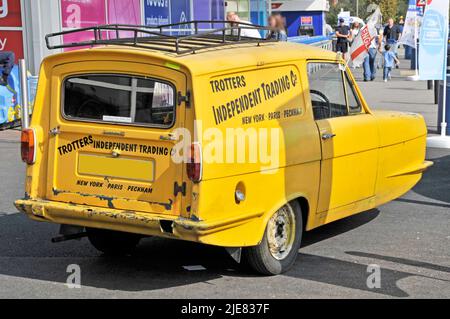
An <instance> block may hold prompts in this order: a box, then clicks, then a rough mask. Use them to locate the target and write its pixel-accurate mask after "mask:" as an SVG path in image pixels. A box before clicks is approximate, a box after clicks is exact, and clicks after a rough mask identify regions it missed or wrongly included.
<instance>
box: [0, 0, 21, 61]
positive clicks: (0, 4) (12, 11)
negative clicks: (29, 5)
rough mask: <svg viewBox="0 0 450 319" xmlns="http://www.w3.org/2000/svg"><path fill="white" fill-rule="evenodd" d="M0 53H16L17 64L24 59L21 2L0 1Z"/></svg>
mask: <svg viewBox="0 0 450 319" xmlns="http://www.w3.org/2000/svg"><path fill="white" fill-rule="evenodd" d="M4 28H17V30H11V29H10V30H4ZM0 51H12V52H14V54H15V55H16V62H17V59H23V57H24V54H23V52H24V50H23V33H22V11H21V6H20V0H0Z"/></svg>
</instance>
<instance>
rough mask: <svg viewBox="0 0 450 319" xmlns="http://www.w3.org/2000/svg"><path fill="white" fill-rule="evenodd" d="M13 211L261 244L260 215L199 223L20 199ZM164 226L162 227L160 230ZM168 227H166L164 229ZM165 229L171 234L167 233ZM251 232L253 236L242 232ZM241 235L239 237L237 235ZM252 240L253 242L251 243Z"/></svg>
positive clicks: (229, 243) (215, 241) (231, 243)
mask: <svg viewBox="0 0 450 319" xmlns="http://www.w3.org/2000/svg"><path fill="white" fill-rule="evenodd" d="M15 206H16V208H17V209H18V210H19V211H20V212H23V213H25V214H27V215H28V216H29V217H30V218H31V219H33V220H35V221H41V222H50V223H55V224H61V225H76V226H83V227H93V228H100V229H109V230H115V231H122V232H128V233H136V234H141V235H148V236H159V237H166V238H172V239H180V240H187V241H193V242H200V243H204V244H210V245H215V246H223V247H245V246H254V245H256V244H258V242H259V241H260V240H261V238H259V237H260V236H259V234H257V233H258V229H259V228H260V224H262V223H263V220H262V218H261V217H262V216H263V213H260V214H252V215H248V216H240V217H239V218H234V219H223V220H216V221H210V222H206V221H201V220H193V219H186V218H181V217H179V216H170V215H158V214H152V213H140V212H131V211H123V210H117V209H108V208H100V207H92V206H84V205H75V204H67V203H60V202H51V201H45V200H33V199H24V200H18V201H16V202H15ZM161 223H164V224H165V226H166V227H162V224H161ZM167 225H169V226H170V227H167ZM168 228H169V229H171V231H168ZM249 229H254V231H253V233H254V236H242V232H247V234H248V230H249ZM239 233H241V236H237V234H239ZM251 237H254V239H251Z"/></svg>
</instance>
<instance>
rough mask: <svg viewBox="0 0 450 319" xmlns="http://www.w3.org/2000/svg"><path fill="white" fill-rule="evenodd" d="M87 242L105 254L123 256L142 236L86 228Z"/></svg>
mask: <svg viewBox="0 0 450 319" xmlns="http://www.w3.org/2000/svg"><path fill="white" fill-rule="evenodd" d="M86 232H87V236H88V239H89V242H90V243H91V244H92V246H94V247H95V248H96V249H97V250H99V251H101V252H102V253H104V254H105V255H111V256H123V255H127V254H129V253H131V252H132V251H133V250H134V249H135V248H136V246H137V245H138V244H139V242H140V240H141V238H142V236H140V235H136V234H130V233H122V232H117V231H112V230H105V229H97V228H86Z"/></svg>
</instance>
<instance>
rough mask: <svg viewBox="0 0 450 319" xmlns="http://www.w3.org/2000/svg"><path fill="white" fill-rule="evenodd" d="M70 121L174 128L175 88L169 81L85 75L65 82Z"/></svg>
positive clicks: (65, 96)
mask: <svg viewBox="0 0 450 319" xmlns="http://www.w3.org/2000/svg"><path fill="white" fill-rule="evenodd" d="M63 96H64V99H63V100H64V101H63V111H64V112H63V114H64V117H65V118H66V119H68V120H75V121H76V120H82V121H92V122H108V123H120V124H129V125H133V124H136V125H146V126H155V127H171V126H172V125H173V124H174V121H175V90H174V87H173V86H172V85H171V84H169V83H166V82H162V81H158V80H155V79H148V78H139V77H131V76H123V75H82V76H76V77H70V78H68V79H66V80H65V81H64V95H63Z"/></svg>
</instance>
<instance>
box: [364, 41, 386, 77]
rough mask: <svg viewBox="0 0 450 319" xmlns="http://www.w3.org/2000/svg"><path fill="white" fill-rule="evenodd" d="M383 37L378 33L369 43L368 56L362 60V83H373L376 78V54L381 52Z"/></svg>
mask: <svg viewBox="0 0 450 319" xmlns="http://www.w3.org/2000/svg"><path fill="white" fill-rule="evenodd" d="M382 43H383V37H382V35H381V34H379V33H378V35H376V36H375V37H374V38H373V39H372V42H371V43H370V47H369V54H368V55H367V56H366V58H365V59H364V64H363V69H364V82H368V81H373V80H375V78H376V76H377V66H376V60H377V54H378V52H380V53H381V52H382V51H381V48H382Z"/></svg>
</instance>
